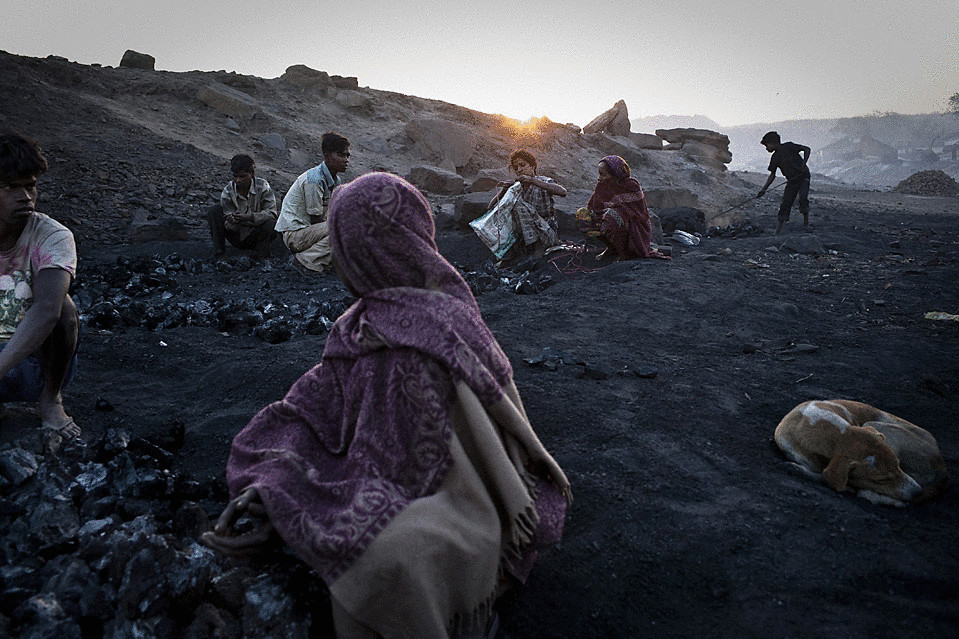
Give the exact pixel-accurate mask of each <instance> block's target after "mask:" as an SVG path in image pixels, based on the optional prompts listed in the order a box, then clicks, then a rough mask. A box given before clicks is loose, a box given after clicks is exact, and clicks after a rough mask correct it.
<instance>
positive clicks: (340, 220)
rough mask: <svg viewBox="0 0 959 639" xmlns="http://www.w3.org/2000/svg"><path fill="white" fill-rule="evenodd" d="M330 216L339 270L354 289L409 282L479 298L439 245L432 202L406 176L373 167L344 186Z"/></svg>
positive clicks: (362, 291)
mask: <svg viewBox="0 0 959 639" xmlns="http://www.w3.org/2000/svg"><path fill="white" fill-rule="evenodd" d="M328 222H329V231H330V245H331V247H332V249H333V258H334V260H335V261H336V271H337V274H338V275H339V276H340V278H341V279H342V280H343V282H344V283H345V284H346V285H347V287H349V288H350V291H351V292H352V293H353V294H354V295H357V296H363V295H366V294H367V293H370V292H373V291H376V290H380V289H384V288H395V287H399V286H409V287H413V288H423V289H428V290H439V291H443V292H444V293H447V294H450V295H454V296H456V297H458V298H460V299H463V300H464V301H469V302H473V303H475V299H474V298H473V295H472V293H471V292H470V289H469V286H468V285H467V284H466V282H465V281H464V280H463V278H462V277H461V276H460V275H459V273H458V272H457V270H456V269H455V268H454V267H453V266H452V265H451V264H450V263H449V262H448V261H446V258H444V257H443V256H442V255H440V253H439V250H438V249H437V248H436V241H435V239H434V234H435V226H434V224H433V215H432V213H430V205H429V203H428V202H427V201H426V198H424V197H423V194H422V193H420V192H419V191H418V190H417V189H416V187H415V186H413V185H412V184H410V183H409V182H407V181H406V180H404V179H403V178H400V177H397V176H395V175H392V174H390V173H368V174H366V175H363V176H361V177H358V178H357V179H355V180H353V181H352V182H350V183H349V184H346V185H344V186H341V187H339V188H338V189H336V191H334V192H333V197H332V198H331V201H330V211H329V220H328Z"/></svg>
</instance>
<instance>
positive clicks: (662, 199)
mask: <svg viewBox="0 0 959 639" xmlns="http://www.w3.org/2000/svg"><path fill="white" fill-rule="evenodd" d="M643 192H644V193H645V194H646V204H647V205H648V206H649V208H651V209H657V210H658V209H671V208H676V207H680V206H691V207H693V208H699V198H698V197H697V196H696V194H695V193H693V192H692V191H690V190H689V189H676V188H673V189H643Z"/></svg>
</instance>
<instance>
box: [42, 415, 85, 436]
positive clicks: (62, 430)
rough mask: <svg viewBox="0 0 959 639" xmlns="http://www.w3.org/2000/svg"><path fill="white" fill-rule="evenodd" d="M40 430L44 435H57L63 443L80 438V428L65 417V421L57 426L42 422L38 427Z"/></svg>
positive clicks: (70, 418)
mask: <svg viewBox="0 0 959 639" xmlns="http://www.w3.org/2000/svg"><path fill="white" fill-rule="evenodd" d="M40 429H41V430H43V431H44V432H45V433H50V434H52V435H59V436H60V438H61V439H63V441H70V440H71V439H76V438H77V437H79V436H80V434H81V431H80V427H79V426H77V423H76V422H75V421H73V418H72V417H69V416H68V417H67V418H66V419H65V420H63V421H62V422H60V423H59V424H53V423H51V422H43V423H42V424H41V425H40Z"/></svg>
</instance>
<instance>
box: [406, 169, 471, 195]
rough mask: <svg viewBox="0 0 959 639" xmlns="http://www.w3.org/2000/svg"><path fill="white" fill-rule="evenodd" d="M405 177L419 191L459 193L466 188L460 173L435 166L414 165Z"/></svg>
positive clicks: (443, 193) (445, 193) (442, 193)
mask: <svg viewBox="0 0 959 639" xmlns="http://www.w3.org/2000/svg"><path fill="white" fill-rule="evenodd" d="M406 179H407V180H409V181H410V182H412V183H413V184H415V185H416V187H417V188H418V189H420V190H421V191H427V192H429V193H438V194H440V195H459V194H460V193H462V192H463V190H464V189H465V188H466V182H465V181H464V180H463V176H462V175H459V174H458V173H453V172H451V171H446V170H444V169H441V168H438V167H435V166H414V167H413V168H412V169H410V172H409V175H407V176H406Z"/></svg>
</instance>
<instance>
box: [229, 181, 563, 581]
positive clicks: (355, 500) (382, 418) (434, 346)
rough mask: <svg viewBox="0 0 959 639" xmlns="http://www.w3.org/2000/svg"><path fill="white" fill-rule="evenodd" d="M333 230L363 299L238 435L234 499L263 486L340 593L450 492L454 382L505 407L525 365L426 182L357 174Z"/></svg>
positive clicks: (273, 509) (338, 200) (276, 519)
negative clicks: (511, 353)
mask: <svg viewBox="0 0 959 639" xmlns="http://www.w3.org/2000/svg"><path fill="white" fill-rule="evenodd" d="M329 228H330V237H331V243H332V247H333V254H334V257H335V260H336V269H337V272H338V273H339V274H340V277H341V278H342V279H343V281H344V282H345V283H346V284H347V286H348V287H349V288H350V289H351V291H352V292H353V293H354V294H355V295H356V296H357V297H358V298H359V299H358V301H357V302H356V303H355V304H354V305H353V306H352V307H350V309H349V310H347V311H346V312H345V313H344V314H343V315H342V316H341V317H340V318H339V319H338V320H337V321H336V323H335V325H334V327H333V329H332V330H331V332H330V335H329V337H328V338H327V342H326V349H325V350H324V353H323V358H322V360H321V362H320V364H319V365H317V366H316V367H314V368H313V369H312V370H310V371H308V372H307V373H306V374H304V375H303V376H302V377H301V378H300V379H299V380H298V381H297V382H296V383H295V384H294V385H293V387H292V388H291V389H290V391H289V392H288V393H287V395H286V397H284V399H283V400H282V401H279V402H275V403H273V404H271V405H269V406H267V407H266V408H265V409H263V410H262V411H260V413H259V414H257V415H256V416H255V417H254V418H253V420H252V421H251V422H250V423H249V425H247V427H246V428H245V429H243V430H242V431H241V432H240V433H239V434H238V435H237V436H236V438H235V439H234V441H233V447H232V450H231V454H230V460H229V463H228V465H227V481H228V482H229V486H230V492H231V494H232V495H234V496H235V495H237V494H239V493H240V492H242V491H243V490H245V489H246V488H248V487H250V486H254V487H256V488H257V490H258V492H259V493H260V496H261V498H262V499H263V502H264V505H265V506H266V509H267V513H268V514H269V517H270V520H271V521H272V522H273V524H274V526H275V527H276V529H277V531H278V532H279V534H280V536H281V537H282V538H283V539H284V541H285V542H286V543H287V544H288V545H289V546H291V547H292V548H293V549H294V550H295V551H296V552H297V554H299V555H300V557H301V558H303V559H304V560H305V561H307V562H308V563H309V564H310V565H311V566H312V567H313V568H314V569H315V570H316V571H317V572H318V573H319V574H320V576H321V577H323V579H324V580H326V581H327V583H332V581H334V580H335V579H336V578H337V577H338V576H339V575H341V574H342V573H343V572H344V571H345V570H346V569H348V568H349V566H350V565H351V563H352V561H353V560H354V559H356V558H357V557H358V556H359V555H360V554H362V552H363V551H364V550H365V549H366V548H367V547H368V546H369V544H370V543H371V542H372V540H373V539H374V538H375V537H376V535H377V534H378V533H379V532H380V531H382V530H383V529H384V528H385V527H386V526H387V524H389V522H390V521H392V519H393V518H394V517H396V515H397V514H399V513H400V512H401V511H402V510H403V508H405V507H406V505H408V504H409V503H410V502H411V501H412V500H414V499H416V498H419V497H423V496H426V495H430V494H432V493H433V492H435V491H436V490H437V488H438V487H439V486H440V484H441V482H442V481H443V479H444V477H445V475H446V471H447V470H448V469H449V467H450V463H451V457H450V452H449V442H450V440H451V437H452V436H453V434H452V426H451V419H450V407H451V405H452V401H453V398H454V391H453V382H454V381H457V380H463V381H465V382H466V383H467V384H468V385H469V386H470V387H471V388H472V389H473V391H474V392H475V393H476V394H477V396H478V397H479V398H480V399H481V401H482V402H483V403H484V404H486V403H487V402H489V403H493V402H496V401H498V400H499V399H501V398H502V397H503V395H504V391H503V388H504V385H507V384H508V383H509V381H510V379H511V376H512V369H511V367H510V364H509V361H508V360H507V358H506V356H505V355H504V353H503V351H502V350H501V348H500V347H499V344H498V343H497V342H496V340H495V339H494V338H493V335H492V333H491V332H490V330H489V328H488V327H487V326H486V324H485V323H484V322H483V320H482V318H481V316H480V311H479V307H478V306H477V304H476V300H475V299H474V298H473V295H472V293H471V292H470V290H469V287H468V286H467V284H466V282H465V281H464V280H463V279H462V277H460V275H459V273H457V271H456V269H454V268H453V266H452V265H450V263H449V262H447V261H446V259H445V258H443V257H442V256H441V255H440V254H439V252H438V250H437V248H436V244H435V241H434V238H433V234H434V225H433V219H432V216H431V214H430V211H429V205H428V203H427V202H426V200H425V199H424V198H423V196H422V195H421V194H420V192H419V191H417V190H416V189H415V188H414V187H413V186H412V185H410V184H409V183H408V182H406V181H405V180H402V179H400V178H398V177H396V176H393V175H389V174H385V173H373V174H368V175H365V176H362V177H360V178H357V179H356V180H354V181H353V182H352V183H350V184H348V185H345V186H343V187H340V189H339V190H338V191H337V192H336V193H335V194H334V196H333V198H332V202H331V205H330V211H329ZM559 525H560V526H561V522H560V524H559Z"/></svg>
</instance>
